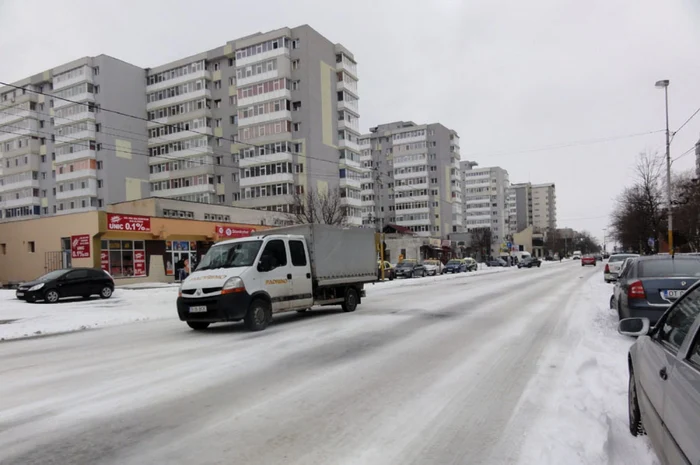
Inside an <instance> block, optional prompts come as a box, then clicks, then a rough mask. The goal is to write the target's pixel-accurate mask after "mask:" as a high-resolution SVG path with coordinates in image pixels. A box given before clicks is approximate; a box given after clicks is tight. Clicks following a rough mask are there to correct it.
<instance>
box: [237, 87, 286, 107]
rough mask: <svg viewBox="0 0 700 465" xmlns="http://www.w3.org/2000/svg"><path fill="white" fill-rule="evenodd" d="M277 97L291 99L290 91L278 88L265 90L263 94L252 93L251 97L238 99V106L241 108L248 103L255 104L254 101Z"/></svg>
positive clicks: (259, 101) (264, 100) (275, 98)
mask: <svg viewBox="0 0 700 465" xmlns="http://www.w3.org/2000/svg"><path fill="white" fill-rule="evenodd" d="M279 99H287V100H291V99H292V91H291V90H289V89H278V90H273V91H272V92H266V93H264V94H258V95H254V96H252V97H246V98H241V99H238V108H242V107H245V106H248V105H255V104H256V103H261V102H266V101H268V100H279Z"/></svg>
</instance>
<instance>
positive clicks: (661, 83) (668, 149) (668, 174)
mask: <svg viewBox="0 0 700 465" xmlns="http://www.w3.org/2000/svg"><path fill="white" fill-rule="evenodd" d="M669 84H670V81H669V80H668V79H664V80H663V81H657V82H656V87H657V88H659V89H663V90H664V95H665V97H666V196H667V197H668V253H669V254H671V256H673V211H672V210H671V208H672V206H671V131H670V130H669V127H668V85H669Z"/></svg>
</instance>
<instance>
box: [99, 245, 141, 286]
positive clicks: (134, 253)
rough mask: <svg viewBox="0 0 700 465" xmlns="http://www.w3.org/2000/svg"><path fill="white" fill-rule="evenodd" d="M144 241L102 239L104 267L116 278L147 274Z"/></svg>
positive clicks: (102, 261) (102, 263) (102, 262)
mask: <svg viewBox="0 0 700 465" xmlns="http://www.w3.org/2000/svg"><path fill="white" fill-rule="evenodd" d="M145 249H146V248H145V243H144V241H122V240H108V241H102V253H101V265H102V269H103V270H105V271H106V272H108V273H109V274H111V275H112V276H113V277H115V278H125V277H134V276H135V277H141V276H146V250H145Z"/></svg>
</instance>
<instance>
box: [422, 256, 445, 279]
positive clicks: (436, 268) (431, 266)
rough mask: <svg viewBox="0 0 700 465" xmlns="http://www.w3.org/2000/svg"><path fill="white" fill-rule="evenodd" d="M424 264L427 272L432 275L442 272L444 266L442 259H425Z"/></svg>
mask: <svg viewBox="0 0 700 465" xmlns="http://www.w3.org/2000/svg"><path fill="white" fill-rule="evenodd" d="M423 266H424V267H425V272H426V273H427V274H428V275H430V276H437V275H439V274H442V269H443V268H444V265H443V264H442V262H441V261H440V260H423Z"/></svg>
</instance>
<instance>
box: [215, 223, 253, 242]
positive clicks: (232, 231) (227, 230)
mask: <svg viewBox="0 0 700 465" xmlns="http://www.w3.org/2000/svg"><path fill="white" fill-rule="evenodd" d="M255 231H256V229H255V228H246V227H242V226H225V225H216V228H215V229H214V232H215V233H216V235H217V236H219V239H234V238H237V237H248V236H250V235H251V233H253V232H255Z"/></svg>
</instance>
